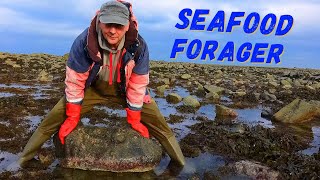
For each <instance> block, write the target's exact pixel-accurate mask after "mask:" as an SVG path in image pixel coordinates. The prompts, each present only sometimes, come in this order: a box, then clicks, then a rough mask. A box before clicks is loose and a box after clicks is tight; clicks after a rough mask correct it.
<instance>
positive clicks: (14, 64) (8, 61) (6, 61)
mask: <svg viewBox="0 0 320 180" xmlns="http://www.w3.org/2000/svg"><path fill="white" fill-rule="evenodd" d="M4 63H5V64H7V65H10V66H12V67H13V68H21V66H20V65H19V64H17V63H16V62H15V61H12V60H11V59H7V60H5V62H4Z"/></svg>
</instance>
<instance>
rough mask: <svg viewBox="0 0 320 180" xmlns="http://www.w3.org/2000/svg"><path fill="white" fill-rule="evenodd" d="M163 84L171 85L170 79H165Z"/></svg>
mask: <svg viewBox="0 0 320 180" xmlns="http://www.w3.org/2000/svg"><path fill="white" fill-rule="evenodd" d="M161 82H163V83H164V84H167V85H169V84H170V80H169V78H164V79H162V80H161Z"/></svg>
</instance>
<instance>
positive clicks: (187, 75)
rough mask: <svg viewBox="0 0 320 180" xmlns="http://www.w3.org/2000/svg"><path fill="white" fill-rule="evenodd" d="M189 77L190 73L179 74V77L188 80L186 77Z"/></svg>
mask: <svg viewBox="0 0 320 180" xmlns="http://www.w3.org/2000/svg"><path fill="white" fill-rule="evenodd" d="M190 78H191V75H190V74H183V75H182V76H181V79H185V80H188V79H190Z"/></svg>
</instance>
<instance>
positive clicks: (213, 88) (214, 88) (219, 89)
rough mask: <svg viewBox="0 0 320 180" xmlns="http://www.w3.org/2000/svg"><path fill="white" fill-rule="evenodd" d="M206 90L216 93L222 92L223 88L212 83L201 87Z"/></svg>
mask: <svg viewBox="0 0 320 180" xmlns="http://www.w3.org/2000/svg"><path fill="white" fill-rule="evenodd" d="M203 88H204V89H205V90H206V91H207V92H212V93H217V94H222V93H223V92H224V88H222V87H218V86H214V85H205V86H204V87H203Z"/></svg>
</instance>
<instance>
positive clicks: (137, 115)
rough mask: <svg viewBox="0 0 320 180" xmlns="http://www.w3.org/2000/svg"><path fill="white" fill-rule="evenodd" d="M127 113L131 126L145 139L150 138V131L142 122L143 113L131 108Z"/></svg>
mask: <svg viewBox="0 0 320 180" xmlns="http://www.w3.org/2000/svg"><path fill="white" fill-rule="evenodd" d="M126 111H127V121H128V123H129V124H131V127H132V128H133V129H134V130H136V131H138V132H139V133H140V134H141V135H142V136H143V137H145V138H149V131H148V129H147V127H146V126H144V125H143V124H142V123H141V122H140V120H141V111H133V110H131V109H129V108H126Z"/></svg>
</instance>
